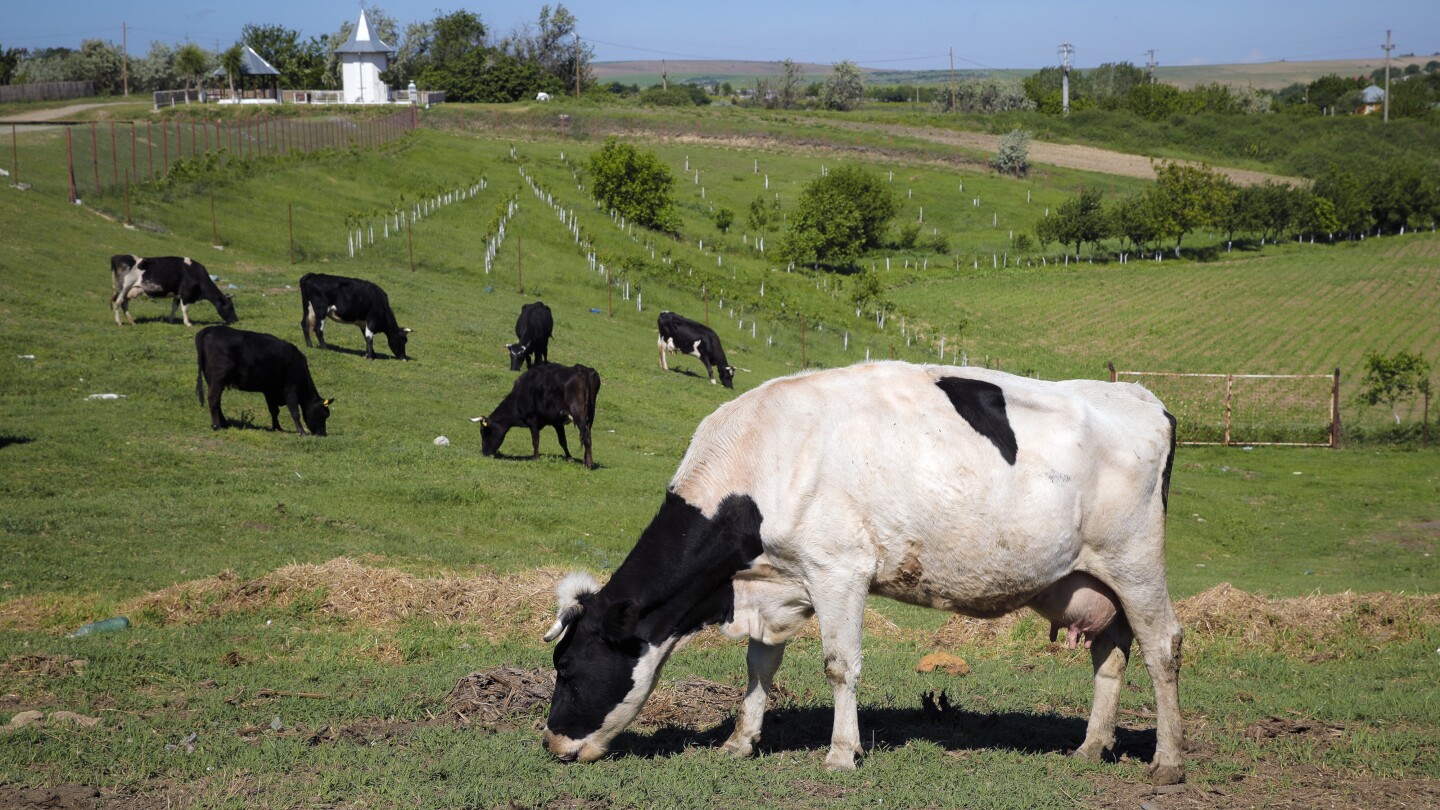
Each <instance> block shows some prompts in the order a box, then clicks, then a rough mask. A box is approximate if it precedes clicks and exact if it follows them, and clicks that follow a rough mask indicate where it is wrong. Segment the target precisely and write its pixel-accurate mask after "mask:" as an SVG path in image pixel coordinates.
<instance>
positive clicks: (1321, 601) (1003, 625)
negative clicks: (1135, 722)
mask: <svg viewBox="0 0 1440 810" xmlns="http://www.w3.org/2000/svg"><path fill="white" fill-rule="evenodd" d="M1175 612H1176V614H1178V615H1179V617H1180V624H1181V625H1182V626H1183V627H1184V628H1185V638H1186V641H1187V643H1188V642H1194V641H1200V642H1202V643H1203V642H1207V641H1225V642H1230V643H1236V644H1242V645H1249V646H1257V647H1264V648H1267V649H1273V650H1276V651H1280V652H1287V653H1311V652H1315V651H1316V650H1317V649H1321V648H1330V647H1335V646H1339V645H1343V644H1348V643H1351V642H1353V641H1356V640H1360V641H1364V642H1366V643H1369V644H1372V645H1378V644H1395V643H1401V642H1407V641H1414V640H1416V639H1419V638H1422V637H1423V635H1424V633H1425V631H1426V628H1427V627H1433V626H1435V625H1436V624H1437V623H1440V596H1407V595H1405V594H1397V593H1389V592H1380V593H1369V594H1358V593H1352V592H1350V591H1346V592H1345V593H1337V594H1329V595H1321V594H1311V595H1309V596H1300V597H1295V598H1291V599H1266V598H1264V597H1262V596H1258V595H1256V594H1253V593H1249V592H1246V591H1242V590H1240V589H1239V588H1236V587H1235V586H1233V585H1231V584H1230V583H1228V582H1222V583H1220V584H1219V585H1216V586H1214V587H1213V588H1210V589H1209V590H1206V591H1202V592H1201V593H1198V594H1195V595H1194V596H1192V597H1190V598H1188V599H1182V600H1180V601H1179V602H1176V603H1175ZM1029 615H1030V614H1029V612H1028V611H1024V610H1021V611H1016V612H1015V613H1011V614H1009V615H1008V616H1003V617H1001V618H999V619H993V620H985V619H972V618H969V617H967V616H954V617H952V618H951V619H950V621H948V622H946V623H945V625H944V626H943V627H941V628H940V629H939V630H937V631H936V632H935V634H934V636H932V638H931V643H932V644H933V645H934V646H935V647H936V648H937V649H945V648H952V647H960V646H966V645H973V646H999V645H1005V644H1009V643H1019V644H1022V645H1029V644H1030V643H1031V642H1030V639H1029V637H1028V635H1026V634H1023V633H1021V634H1017V632H1016V628H1017V627H1018V626H1019V625H1020V623H1021V622H1022V621H1025V620H1026V618H1027V617H1028V616H1029ZM1034 622H1035V623H1036V626H1037V627H1038V628H1040V631H1039V632H1037V634H1036V635H1037V640H1038V641H1040V642H1041V643H1043V642H1044V639H1045V636H1044V635H1043V632H1045V631H1046V630H1047V629H1048V625H1047V623H1046V622H1045V621H1044V620H1043V619H1038V617H1037V618H1036V619H1034Z"/></svg>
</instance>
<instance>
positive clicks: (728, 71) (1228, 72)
mask: <svg viewBox="0 0 1440 810" xmlns="http://www.w3.org/2000/svg"><path fill="white" fill-rule="evenodd" d="M1433 60H1440V54H1436V55H1432V56H1401V57H1395V58H1392V59H1391V60H1390V63H1391V65H1392V66H1394V67H1398V68H1400V69H1402V70H1403V69H1404V68H1405V66H1406V65H1410V64H1415V65H1419V66H1420V67H1422V68H1423V67H1424V66H1425V64H1426V63H1428V62H1430V61H1433ZM1384 66H1385V59H1384V58H1383V57H1381V56H1376V57H1374V58H1370V59H1331V60H1325V61H1317V62H1287V61H1280V62H1247V63H1242V64H1233V65H1176V66H1166V65H1161V66H1160V67H1159V68H1157V69H1156V76H1157V77H1158V78H1159V79H1160V80H1161V81H1163V82H1168V83H1170V84H1175V85H1179V86H1180V87H1193V86H1195V85H1197V84H1207V83H1209V82H1223V83H1225V84H1248V85H1250V86H1253V87H1256V88H1259V89H1262V90H1279V89H1281V88H1283V87H1287V86H1289V85H1291V84H1294V83H1296V82H1311V81H1314V80H1315V79H1318V78H1320V77H1321V76H1325V75H1327V74H1331V73H1335V74H1338V75H1341V76H1368V75H1370V74H1371V73H1372V72H1374V71H1375V70H1376V69H1377V68H1381V67H1384ZM1092 67H1093V66H1092ZM591 68H592V69H593V70H594V71H595V78H596V79H598V80H599V81H602V82H620V83H621V84H638V85H640V86H641V87H648V86H649V85H652V84H659V83H660V80H661V73H662V71H663V72H664V74H665V76H666V78H667V79H668V80H669V81H671V82H707V83H709V82H714V83H719V82H730V83H731V84H732V85H736V86H737V87H738V86H744V85H749V84H751V83H753V82H754V80H755V79H756V78H759V77H764V76H778V75H779V74H780V63H779V62H757V61H749V60H743V59H667V60H663V61H662V60H658V59H656V60H641V61H628V62H594V63H592V64H591ZM1038 69H1039V68H1038V67H1036V68H1013V69H1005V70H956V71H955V77H956V79H959V80H964V79H976V78H985V77H998V78H1010V79H1020V78H1024V77H1025V76H1028V75H1030V74H1031V73H1034V72H1035V71H1036V70H1038ZM1085 69H1086V68H1084V67H1081V68H1078V70H1081V71H1084V70H1085ZM801 70H802V71H803V72H804V74H805V75H806V76H810V77H814V78H816V79H818V78H820V77H822V76H825V75H826V74H828V73H829V72H830V65H828V64H816V63H801ZM864 70H865V74H866V81H867V82H869V83H871V84H945V83H946V82H948V81H950V71H948V70H924V71H899V70H872V69H868V68H866V69H864Z"/></svg>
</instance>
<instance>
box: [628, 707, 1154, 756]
mask: <svg viewBox="0 0 1440 810" xmlns="http://www.w3.org/2000/svg"><path fill="white" fill-rule="evenodd" d="M834 716H835V715H834V712H833V711H832V710H831V709H830V707H828V706H814V707H805V708H795V709H779V710H773V709H772V710H771V711H769V712H767V713H766V714H765V726H764V732H763V734H762V737H761V740H760V742H759V743H758V744H757V745H756V746H755V749H756V752H757V753H759V754H775V753H784V752H795V751H818V752H824V751H825V750H827V749H828V748H829V746H830V732H831V727H832V723H833V720H834ZM1085 726H1086V720H1085V718H1080V717H1065V716H1061V715H1055V714H1036V713H1033V712H1013V711H1012V712H979V711H968V710H965V709H958V708H954V707H952V708H950V709H948V710H946V711H945V712H943V713H937V712H934V711H929V712H927V711H921V710H917V709H863V708H862V709H861V710H860V735H861V737H862V738H863V740H864V748H865V750H866V751H867V752H868V751H871V750H876V749H887V748H899V747H902V746H904V745H905V744H906V743H909V742H912V741H915V740H925V741H928V742H931V743H934V744H935V745H938V746H940V747H941V748H943V749H945V750H946V751H986V750H990V751H993V750H1000V751H1012V752H1015V753H1018V754H1026V755H1035V754H1060V755H1068V754H1070V753H1071V752H1073V751H1074V750H1075V749H1076V748H1079V747H1080V744H1081V743H1082V742H1083V741H1084V740H1085ZM734 730H735V721H734V719H733V718H732V719H731V720H728V721H726V722H724V723H721V724H719V725H718V726H715V727H714V728H710V729H706V730H704V731H697V730H695V729H693V728H689V727H687V726H677V725H666V726H662V727H660V728H659V729H658V730H656V731H655V732H653V733H651V734H648V735H647V734H640V733H636V732H633V731H626V732H624V733H622V734H621V735H620V736H619V737H617V738H616V740H615V742H614V744H613V745H611V747H610V750H611V752H612V756H614V755H618V756H635V757H644V758H654V759H658V758H662V757H671V756H675V755H678V754H681V753H684V752H685V751H687V750H690V749H692V748H697V747H698V748H718V747H719V746H721V745H723V744H724V742H725V740H727V739H729V737H730V734H731V732H733V731H734ZM1154 753H1155V729H1153V728H1149V729H1130V728H1126V727H1124V726H1123V725H1121V726H1117V727H1116V728H1115V747H1114V749H1113V750H1111V751H1109V752H1107V753H1106V755H1105V759H1106V761H1107V762H1115V761H1118V760H1120V759H1121V758H1127V757H1128V758H1130V759H1136V760H1145V761H1149V759H1150V758H1151V757H1152V756H1154Z"/></svg>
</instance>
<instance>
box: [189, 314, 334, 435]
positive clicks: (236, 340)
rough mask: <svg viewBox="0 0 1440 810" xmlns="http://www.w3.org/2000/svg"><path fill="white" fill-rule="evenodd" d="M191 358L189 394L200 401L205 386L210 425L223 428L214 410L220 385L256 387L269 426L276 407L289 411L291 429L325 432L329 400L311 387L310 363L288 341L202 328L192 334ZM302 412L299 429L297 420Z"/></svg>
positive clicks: (275, 423)
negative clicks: (193, 371) (193, 363)
mask: <svg viewBox="0 0 1440 810" xmlns="http://www.w3.org/2000/svg"><path fill="white" fill-rule="evenodd" d="M195 358H196V363H197V365H198V366H199V371H198V372H197V373H196V375H195V396H196V398H198V399H199V400H200V404H202V405H204V404H205V402H206V397H205V392H204V390H203V387H202V386H203V385H207V384H208V385H209V387H210V396H209V402H210V428H211V429H212V430H219V429H221V428H223V427H225V426H226V422H225V415H224V414H222V413H221V412H220V394H221V393H222V392H223V391H224V390H225V389H226V388H238V389H239V390H241V391H259V392H260V393H263V394H264V395H265V405H266V407H268V408H269V409H270V427H271V429H272V430H280V406H281V405H284V406H285V407H287V408H289V409H290V418H291V419H293V420H295V432H296V433H298V434H299V435H301V436H304V435H305V427H309V428H310V432H311V433H313V434H315V435H316V436H324V435H325V421H326V420H327V419H329V418H330V403H332V402H334V401H335V400H333V399H323V398H321V396H320V394H319V393H318V392H317V391H316V390H315V381H314V380H312V379H311V378H310V364H309V363H308V362H307V361H306V360H305V354H304V352H301V351H300V350H299V349H298V348H296V347H295V345H294V344H293V343H289V342H287V341H284V340H281V339H280V338H277V337H275V336H273V335H265V334H261V333H259V332H246V331H244V330H242V329H232V328H230V327H228V326H207V327H205V328H204V329H201V330H200V331H199V332H198V333H196V335H195ZM302 415H303V416H304V419H305V427H302V426H301V424H300V419H301V416H302Z"/></svg>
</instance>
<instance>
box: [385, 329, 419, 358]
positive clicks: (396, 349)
mask: <svg viewBox="0 0 1440 810" xmlns="http://www.w3.org/2000/svg"><path fill="white" fill-rule="evenodd" d="M413 331H415V330H413V329H403V328H402V329H393V330H391V331H389V332H386V333H385V340H387V341H389V343H390V353H391V354H393V355H395V359H396V360H409V359H410V358H409V357H407V356H405V344H406V342H408V341H409V340H410V333H411V332H413Z"/></svg>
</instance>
